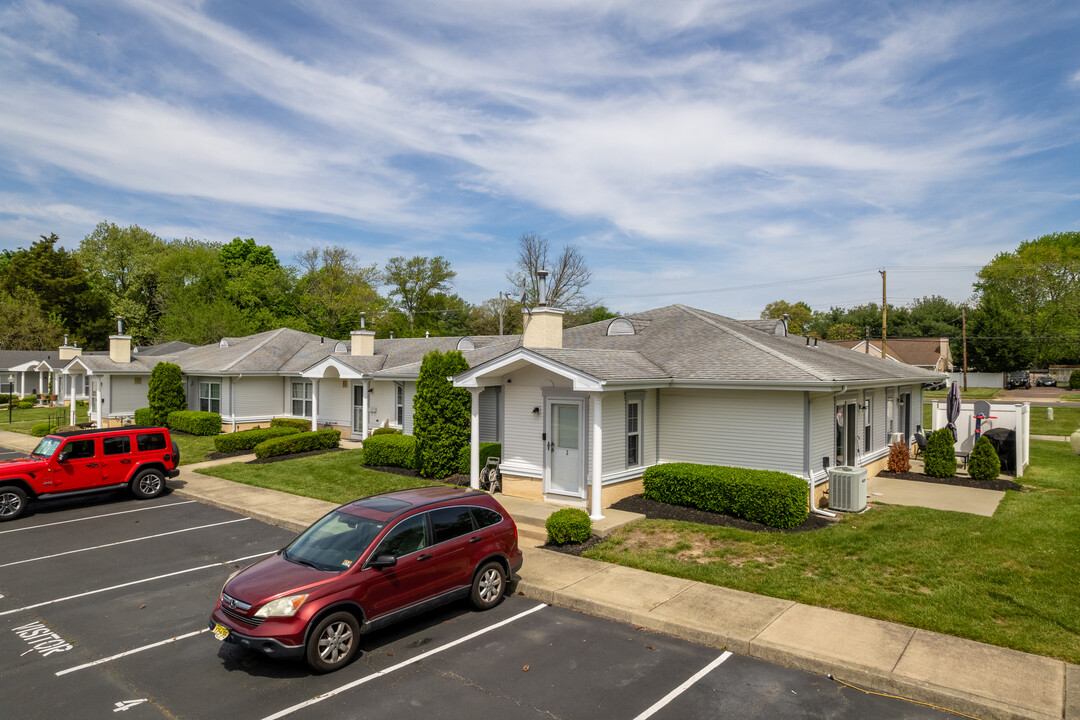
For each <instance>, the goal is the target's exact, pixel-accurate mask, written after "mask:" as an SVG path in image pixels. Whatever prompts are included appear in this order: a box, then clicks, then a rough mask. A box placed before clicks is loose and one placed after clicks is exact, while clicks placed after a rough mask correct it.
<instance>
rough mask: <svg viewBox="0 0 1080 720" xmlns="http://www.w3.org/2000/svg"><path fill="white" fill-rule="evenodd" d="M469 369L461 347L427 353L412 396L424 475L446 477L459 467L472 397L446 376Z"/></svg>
mask: <svg viewBox="0 0 1080 720" xmlns="http://www.w3.org/2000/svg"><path fill="white" fill-rule="evenodd" d="M468 369H469V363H467V362H466V361H465V356H464V355H462V354H461V351H460V350H451V351H449V352H446V353H441V352H439V351H438V350H432V351H431V352H429V353H428V354H426V355H424V360H423V362H422V363H421V365H420V374H419V375H418V376H417V378H416V397H415V398H413V433H414V434H415V435H416V454H417V457H418V458H419V465H420V466H419V470H420V475H421V476H423V477H426V478H444V477H447V476H449V475H453V474H454V473H455V472H457V471H458V468H459V467H460V458H459V456H460V453H461V448H463V447H466V446H467V445H468V444H469V427H470V423H471V421H472V398H471V397H470V396H469V391H468V390H466V389H465V388H455V387H454V386H453V385H452V384H451V383H450V381H449V380H447V378H448V377H451V376H453V375H457V374H458V373H459V372H462V371H464V370H468Z"/></svg>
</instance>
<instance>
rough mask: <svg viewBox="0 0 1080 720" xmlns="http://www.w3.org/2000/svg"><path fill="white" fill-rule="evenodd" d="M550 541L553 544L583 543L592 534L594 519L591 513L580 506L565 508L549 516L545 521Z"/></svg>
mask: <svg viewBox="0 0 1080 720" xmlns="http://www.w3.org/2000/svg"><path fill="white" fill-rule="evenodd" d="M544 527H545V528H546V529H547V534H548V542H550V543H552V544H553V545H565V544H566V543H583V542H585V541H586V540H588V539H589V538H590V537H591V536H592V520H591V519H590V518H589V513H587V512H585V511H584V510H582V509H580V508H563V509H562V510H556V511H555V512H553V513H551V515H549V516H548V519H547V521H546V522H545V523H544Z"/></svg>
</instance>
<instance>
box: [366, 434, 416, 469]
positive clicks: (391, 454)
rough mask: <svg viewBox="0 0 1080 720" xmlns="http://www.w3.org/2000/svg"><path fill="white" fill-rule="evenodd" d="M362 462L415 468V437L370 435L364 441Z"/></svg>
mask: <svg viewBox="0 0 1080 720" xmlns="http://www.w3.org/2000/svg"><path fill="white" fill-rule="evenodd" d="M364 464H365V465H370V466H372V467H400V468H408V469H410V470H415V469H416V466H417V463H416V438H415V437H413V436H412V435H372V436H371V437H369V438H368V439H367V440H365V441H364Z"/></svg>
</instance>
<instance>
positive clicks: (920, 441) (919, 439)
mask: <svg viewBox="0 0 1080 720" xmlns="http://www.w3.org/2000/svg"><path fill="white" fill-rule="evenodd" d="M925 450H926V436H925V435H923V434H922V433H920V432H917V433H915V457H919V456H920V455H922V454H923V452H924V451H925Z"/></svg>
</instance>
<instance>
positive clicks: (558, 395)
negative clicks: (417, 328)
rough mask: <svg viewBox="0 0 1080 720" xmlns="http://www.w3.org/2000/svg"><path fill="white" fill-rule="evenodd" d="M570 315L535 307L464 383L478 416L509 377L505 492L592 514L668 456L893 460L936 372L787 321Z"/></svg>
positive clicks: (801, 466)
mask: <svg viewBox="0 0 1080 720" xmlns="http://www.w3.org/2000/svg"><path fill="white" fill-rule="evenodd" d="M562 314H563V311H562V310H558V309H554V308H547V307H539V308H534V309H532V310H531V311H529V312H527V313H526V316H525V318H524V321H525V332H524V336H523V342H522V343H521V346H519V347H515V348H513V349H512V350H510V351H509V352H506V353H504V354H502V355H500V356H498V357H495V358H492V359H491V360H489V361H487V362H484V363H481V364H479V365H473V366H472V367H470V369H469V370H467V371H465V372H462V373H460V374H458V375H456V376H455V377H454V384H455V386H457V387H464V388H468V389H469V390H470V392H472V393H473V397H474V403H473V407H474V410H473V417H474V418H476V417H478V408H479V406H480V402H479V399H480V397H481V396H482V395H483V394H484V393H488V392H490V391H491V389H493V388H502V393H501V395H502V397H501V401H502V404H503V416H504V418H505V420H504V425H503V440H502V466H501V467H502V473H503V489H504V492H506V493H508V494H514V495H522V496H527V497H533V498H537V499H541V498H542V499H546V500H557V501H560V502H564V503H569V504H577V505H580V506H587V507H589V508H590V510H591V514H592V515H593V516H594V517H597V516H599V515H600V513H601V509H602V508H603V507H607V506H608V505H610V504H611V503H613V502H616V501H617V500H619V499H621V498H622V497H625V496H627V495H631V494H635V493H638V492H641V476H642V473H643V472H644V471H645V469H646V468H648V467H649V466H651V465H655V464H658V463H667V462H693V463H704V464H715V465H731V466H737V467H747V468H761V469H770V470H780V471H784V472H788V473H791V474H792V475H796V476H799V477H802V478H804V479H805V480H807V482H808V483H810V484H811V486H812V487H816V486H817V485H820V484H821V483H823V482H824V481H825V480H826V479H827V468H828V467H829V466H830V465H838V464H844V465H864V466H865V465H875V464H876V465H881V466H883V465H884V463H885V462H886V460H887V456H888V439H889V436H890V435H891V434H893V433H899V434H901V435H902V436H903V437H904V438H906V439H907V441H908V442H909V443H910V441H911V440H912V437H913V434H914V432H915V431H916V429H917V427H918V426H919V425H920V424H921V420H922V411H921V408H922V385H923V384H924V383H927V382H933V381H938V380H941V379H942V375H941V374H940V373H937V372H932V371H929V370H924V369H921V368H917V367H912V366H910V365H905V364H901V363H898V362H893V361H891V360H882V359H881V358H879V357H874V356H872V355H861V354H858V353H852V352H849V351H848V350H846V349H843V348H839V347H835V346H833V345H829V344H828V343H824V342H821V343H818V342H817V341H815V340H811V339H809V338H805V337H789V336H788V335H787V333H786V325H785V324H784V323H783V321H768V322H761V321H753V322H749V323H740V322H738V321H736V320H732V319H730V318H726V317H723V316H720V315H715V314H713V313H709V312H705V311H703V310H696V309H694V308H690V307H686V306H683V305H671V306H668V307H663V308H658V309H655V310H649V311H646V312H641V313H635V314H633V315H629V316H626V317H621V318H616V319H613V320H609V321H603V322H599V323H593V324H591V325H585V326H581V327H575V328H570V329H568V330H566V331H565V332H564V331H563V329H562ZM890 346H891V343H890ZM477 439H478V438H476V437H475V436H474V442H473V458H472V468H473V475H474V477H473V481H474V484H475V481H476V471H477V468H478V460H479V458H477V443H476V442H475V441H476V440H477Z"/></svg>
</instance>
